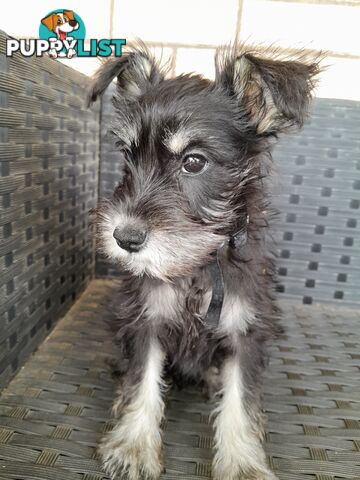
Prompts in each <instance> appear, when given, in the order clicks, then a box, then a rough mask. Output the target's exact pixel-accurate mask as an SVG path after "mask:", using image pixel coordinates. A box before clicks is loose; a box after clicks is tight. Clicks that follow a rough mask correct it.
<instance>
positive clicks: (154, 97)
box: [89, 46, 319, 480]
mask: <svg viewBox="0 0 360 480" xmlns="http://www.w3.org/2000/svg"><path fill="white" fill-rule="evenodd" d="M215 64H216V75H215V80H214V81H210V80H208V79H205V78H203V77H202V76H200V75H196V74H187V75H179V76H177V77H175V78H167V76H165V72H164V70H163V69H162V68H160V66H159V65H158V63H157V62H156V61H155V60H154V59H153V58H152V56H151V54H150V53H149V52H148V51H147V49H146V48H145V47H144V46H137V47H134V48H133V49H132V50H131V51H130V52H129V53H127V54H125V55H124V56H122V57H121V58H115V59H111V60H109V61H107V62H106V63H104V64H103V65H102V66H101V68H100V70H99V72H98V73H97V75H96V76H95V78H94V81H93V84H92V87H91V91H90V97H89V98H90V102H92V101H95V100H96V98H97V97H98V96H100V95H102V94H103V92H104V91H105V89H106V88H107V87H108V85H109V84H110V83H111V82H112V80H113V79H115V78H117V85H116V92H115V94H114V97H113V105H114V112H115V113H114V122H113V124H112V125H111V126H110V130H111V132H112V134H113V135H114V138H115V143H116V145H117V147H118V150H119V162H120V161H122V162H123V165H124V168H123V175H122V178H120V179H119V183H118V185H117V186H116V188H115V191H114V193H113V195H112V197H111V198H110V199H104V200H101V201H100V202H99V204H98V206H97V207H96V208H95V209H94V210H93V211H92V215H93V217H94V223H95V226H96V236H97V240H98V249H99V251H100V252H102V253H103V254H105V255H106V256H107V257H108V258H110V259H111V260H113V261H114V262H116V263H118V264H119V265H121V267H122V268H123V269H124V270H125V271H126V272H128V276H127V278H126V279H125V280H123V281H122V283H121V285H120V287H119V288H120V291H119V293H118V296H117V298H116V299H115V303H114V308H116V312H115V314H114V318H113V320H112V328H113V329H114V337H115V340H116V343H117V345H118V347H119V349H118V351H119V353H118V365H117V370H118V372H119V382H120V385H119V388H118V392H117V398H116V400H115V403H114V406H113V414H114V416H115V417H116V418H117V423H116V425H115V427H114V429H113V430H112V431H111V432H109V433H108V434H107V435H106V436H105V437H104V439H103V440H102V443H101V445H100V454H101V457H102V460H103V464H104V468H105V470H106V472H107V473H108V474H109V475H110V476H111V477H114V476H115V475H117V474H123V475H124V478H128V479H129V480H136V479H139V478H147V479H157V478H159V476H160V474H161V472H162V469H163V466H162V454H161V450H162V442H161V429H160V424H161V421H162V418H163V415H164V394H165V391H166V388H167V386H168V385H169V381H170V380H169V379H170V378H172V379H175V381H180V380H181V381H190V382H198V383H199V384H202V385H207V386H208V388H209V391H212V392H215V399H216V400H217V401H216V406H215V409H214V450H215V452H214V459H213V468H212V475H213V478H214V479H217V480H235V479H239V478H242V479H256V480H274V479H276V477H275V475H274V474H273V473H272V472H271V470H270V469H269V467H268V465H267V460H266V455H265V452H264V450H263V447H262V439H263V435H264V422H263V415H262V412H261V405H260V397H261V393H260V377H261V374H262V372H263V369H264V366H265V365H266V361H267V353H266V342H267V340H269V339H271V338H274V337H275V336H276V335H278V334H279V333H280V332H281V327H280V326H279V322H278V320H279V316H280V310H279V308H278V307H277V305H276V301H275V298H274V293H273V292H274V281H275V278H274V277H275V273H274V272H275V268H274V255H273V245H272V240H271V236H270V235H269V229H268V226H269V220H270V217H271V215H270V212H271V209H270V210H269V186H268V185H267V183H268V182H267V178H268V174H269V172H270V167H271V147H272V145H273V144H274V140H276V139H277V137H278V134H280V133H282V132H285V131H287V130H289V129H290V128H291V127H296V126H297V127H300V126H301V125H302V124H303V122H304V119H305V117H306V115H307V111H308V107H309V103H310V100H311V93H312V90H313V87H314V83H315V81H314V77H315V75H316V74H317V73H318V71H319V66H318V62H317V61H314V60H311V61H309V60H306V59H305V58H304V57H301V56H300V57H298V58H297V59H294V58H288V59H286V60H281V59H280V58H279V57H278V55H277V54H276V52H267V55H265V56H263V54H262V55H261V56H259V55H257V54H256V53H252V52H250V51H246V50H245V49H244V48H242V47H239V48H235V47H234V48H228V49H222V50H219V51H218V52H217V55H216V58H215Z"/></svg>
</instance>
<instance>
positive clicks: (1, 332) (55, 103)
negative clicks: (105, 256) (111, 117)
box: [0, 33, 99, 387]
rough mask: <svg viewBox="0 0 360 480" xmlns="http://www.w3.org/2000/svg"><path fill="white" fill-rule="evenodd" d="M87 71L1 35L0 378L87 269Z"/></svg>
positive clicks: (93, 142)
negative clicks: (20, 48)
mask: <svg viewBox="0 0 360 480" xmlns="http://www.w3.org/2000/svg"><path fill="white" fill-rule="evenodd" d="M86 84H87V81H86V77H85V76H83V75H81V74H79V73H78V72H76V71H74V70H73V69H71V68H68V67H65V66H64V65H62V64H60V63H59V62H57V61H54V60H51V59H50V58H35V57H34V58H29V59H24V58H23V57H21V56H20V55H17V54H15V56H14V57H13V58H6V56H5V35H4V34H3V33H1V35H0V165H1V176H0V213H1V220H0V243H1V248H0V303H1V307H0V387H1V386H4V385H6V384H7V382H8V380H9V378H10V377H11V376H12V374H13V373H14V372H15V371H16V370H17V368H18V367H19V366H20V365H22V364H23V362H24V359H25V358H26V357H27V356H28V355H29V354H30V353H31V352H32V351H34V349H35V348H36V347H37V346H38V345H39V343H40V341H41V340H42V339H43V338H44V336H45V335H46V334H47V332H48V331H49V329H50V328H51V326H52V325H53V324H54V323H55V321H56V320H57V319H58V318H59V317H60V316H61V315H63V314H64V313H65V312H66V310H67V309H68V308H69V306H70V305H71V304H72V302H73V301H74V300H75V298H76V297H77V296H78V295H79V293H80V292H81V291H82V290H83V288H84V287H85V285H86V283H87V282H88V281H89V279H90V278H91V277H92V275H93V271H94V258H93V248H92V241H91V237H89V235H88V210H89V208H91V207H92V206H93V205H94V204H95V202H96V198H97V183H98V174H97V172H98V156H99V155H98V148H99V145H98V144H99V142H98V137H99V106H98V105H97V106H95V107H94V109H93V110H92V111H89V110H87V109H86V108H85V105H84V98H85V89H86Z"/></svg>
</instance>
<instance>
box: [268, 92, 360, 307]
mask: <svg viewBox="0 0 360 480" xmlns="http://www.w3.org/2000/svg"><path fill="white" fill-rule="evenodd" d="M274 161H275V164H276V165H277V166H278V168H277V169H278V171H279V177H280V180H279V181H278V183H279V186H277V187H276V189H275V190H276V192H277V193H278V197H277V198H276V204H277V206H278V208H279V210H280V212H281V217H280V222H279V223H278V225H277V240H278V242H279V255H280V260H279V267H280V270H279V273H280V280H281V286H280V287H279V289H280V291H281V292H283V293H284V295H286V296H288V297H291V298H294V299H295V298H297V299H300V300H302V301H303V302H304V303H312V302H316V301H324V302H328V303H329V302H334V303H341V304H342V305H349V306H351V305H353V306H356V305H357V306H359V305H360V296H359V290H360V230H359V226H360V102H351V101H346V100H330V99H318V100H317V101H316V103H315V107H314V111H313V115H312V118H311V120H310V122H309V123H307V125H306V126H305V128H304V130H303V131H302V132H301V133H300V134H299V135H294V136H292V137H284V138H283V139H282V140H281V142H280V144H279V145H278V146H277V148H276V149H275V152H274Z"/></svg>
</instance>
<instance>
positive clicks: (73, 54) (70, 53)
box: [67, 48, 76, 58]
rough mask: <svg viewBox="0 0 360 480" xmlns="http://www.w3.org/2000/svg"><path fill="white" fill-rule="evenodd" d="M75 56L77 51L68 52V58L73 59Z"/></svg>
mask: <svg viewBox="0 0 360 480" xmlns="http://www.w3.org/2000/svg"><path fill="white" fill-rule="evenodd" d="M75 55H76V50H74V49H73V48H69V50H68V52H67V57H68V58H72V57H75Z"/></svg>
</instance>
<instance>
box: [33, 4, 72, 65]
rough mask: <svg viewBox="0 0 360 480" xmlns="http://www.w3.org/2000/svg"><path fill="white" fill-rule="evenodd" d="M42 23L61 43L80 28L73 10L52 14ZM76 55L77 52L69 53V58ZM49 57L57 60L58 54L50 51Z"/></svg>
mask: <svg viewBox="0 0 360 480" xmlns="http://www.w3.org/2000/svg"><path fill="white" fill-rule="evenodd" d="M41 23H42V24H43V25H45V26H46V27H47V28H48V29H49V30H50V31H51V32H54V33H56V36H57V38H58V40H61V41H64V40H65V39H66V38H67V36H68V34H69V33H71V32H73V31H74V30H77V29H78V28H79V23H78V22H77V20H75V18H74V12H73V11H72V10H63V12H62V13H61V12H58V13H51V14H50V15H48V16H47V17H45V18H43V19H42V20H41ZM71 50H73V49H71ZM75 53H76V52H75V50H74V51H73V52H68V54H67V56H68V57H69V58H71V57H72V56H73V55H74V54H75ZM49 55H50V56H52V57H55V58H56V57H57V52H56V51H55V50H50V51H49Z"/></svg>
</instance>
